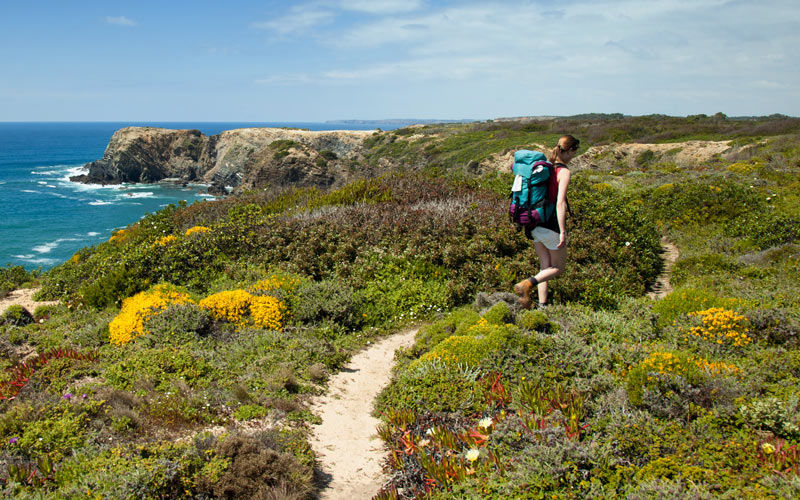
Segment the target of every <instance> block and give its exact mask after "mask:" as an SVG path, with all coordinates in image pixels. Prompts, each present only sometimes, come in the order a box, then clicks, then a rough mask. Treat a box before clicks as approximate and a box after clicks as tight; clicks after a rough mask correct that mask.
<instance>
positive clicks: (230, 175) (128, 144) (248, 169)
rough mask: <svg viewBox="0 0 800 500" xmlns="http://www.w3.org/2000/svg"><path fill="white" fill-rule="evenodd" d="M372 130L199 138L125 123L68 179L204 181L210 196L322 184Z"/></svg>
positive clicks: (340, 176) (338, 175)
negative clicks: (234, 190) (228, 188)
mask: <svg viewBox="0 0 800 500" xmlns="http://www.w3.org/2000/svg"><path fill="white" fill-rule="evenodd" d="M372 133H373V132H372V131H323V132H312V131H308V130H296V129H277V128H246V129H236V130H228V131H225V132H222V133H221V134H218V135H213V136H206V135H204V134H202V133H201V132H200V131H199V130H170V129H162V128H154V127H127V128H123V129H120V130H118V131H117V132H115V133H114V135H113V136H112V137H111V140H110V141H109V143H108V146H107V147H106V151H105V154H104V155H103V157H102V158H101V159H99V160H96V161H93V162H91V163H88V164H86V167H87V169H88V172H87V173H86V174H82V175H78V176H75V177H72V178H71V180H73V181H76V182H84V183H90V184H119V183H122V182H158V181H162V180H165V179H173V180H180V181H182V182H204V183H209V184H211V185H212V189H213V191H214V192H215V193H217V194H222V193H223V192H224V191H225V189H224V186H233V187H234V188H240V189H244V188H253V187H270V186H283V185H300V186H330V185H334V184H338V183H340V182H344V181H346V180H347V178H348V169H347V168H346V165H349V164H350V162H352V161H353V160H357V159H358V158H359V157H360V155H361V152H362V150H363V141H364V139H366V138H367V137H369V136H370V135H372Z"/></svg>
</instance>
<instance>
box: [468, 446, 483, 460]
mask: <svg viewBox="0 0 800 500" xmlns="http://www.w3.org/2000/svg"><path fill="white" fill-rule="evenodd" d="M480 454H481V452H479V451H478V450H476V449H475V448H472V449H471V450H469V451H468V452H467V453H466V455H465V456H466V457H467V460H469V461H470V462H474V461H475V460H477V459H478V457H479V456H480Z"/></svg>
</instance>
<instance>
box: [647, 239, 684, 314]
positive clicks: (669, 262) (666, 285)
mask: <svg viewBox="0 0 800 500" xmlns="http://www.w3.org/2000/svg"><path fill="white" fill-rule="evenodd" d="M661 248H663V249H664V270H663V271H662V272H661V275H659V277H658V280H656V284H655V285H653V291H652V292H650V293H648V294H647V296H648V297H650V298H651V299H660V298H663V297H665V296H666V295H667V294H668V293H670V292H671V291H672V285H671V284H670V282H669V277H670V276H671V275H672V266H674V265H675V261H677V260H678V257H679V256H680V252H679V251H678V247H676V246H675V245H673V244H672V243H671V242H670V241H669V240H668V239H667V237H666V236H664V237H663V238H661Z"/></svg>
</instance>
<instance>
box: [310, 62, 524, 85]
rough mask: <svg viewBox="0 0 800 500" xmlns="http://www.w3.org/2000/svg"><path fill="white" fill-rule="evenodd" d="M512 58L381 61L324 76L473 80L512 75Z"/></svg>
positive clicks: (342, 78)
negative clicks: (489, 76) (510, 67)
mask: <svg viewBox="0 0 800 500" xmlns="http://www.w3.org/2000/svg"><path fill="white" fill-rule="evenodd" d="M510 63H511V61H510V60H508V59H503V58H502V57H500V58H498V57H494V56H492V57H483V56H482V57H456V58H450V57H432V58H421V59H409V60H405V61H395V62H390V63H379V64H374V65H371V66H364V67H360V68H356V69H350V70H332V71H328V72H325V73H324V74H323V75H322V76H323V77H324V78H325V79H329V80H340V81H364V80H376V79H383V78H392V79H413V80H431V79H437V80H469V79H471V78H476V77H481V78H485V77H487V76H488V75H494V76H495V77H497V78H500V77H504V76H508V73H509V70H508V68H509V64H510Z"/></svg>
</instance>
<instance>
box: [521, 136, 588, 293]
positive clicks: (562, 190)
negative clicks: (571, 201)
mask: <svg viewBox="0 0 800 500" xmlns="http://www.w3.org/2000/svg"><path fill="white" fill-rule="evenodd" d="M579 146H580V141H578V139H576V138H574V137H573V136H571V135H564V136H562V137H561V138H560V139H559V140H558V144H556V147H555V148H553V151H552V152H551V153H550V156H549V157H548V160H549V161H550V163H552V164H553V167H554V168H555V169H556V171H555V175H554V176H552V177H551V181H550V184H549V185H548V186H547V189H548V192H547V195H548V197H549V198H550V199H551V200H552V199H555V200H556V212H555V217H551V218H550V219H549V220H547V221H545V222H544V223H542V224H540V225H538V226H536V227H535V228H534V229H533V230H532V231H530V232H529V233H528V234H530V238H531V239H532V240H533V248H534V249H535V250H536V255H537V256H538V257H539V265H540V270H539V273H538V274H536V275H535V276H531V277H530V278H528V279H525V280H522V281H520V282H519V283H517V284H516V285H514V291H515V292H516V293H517V295H519V296H520V299H519V303H520V305H521V306H522V307H523V308H525V309H529V308H530V307H531V303H532V299H531V291H532V290H533V288H534V287H536V288H537V292H538V299H539V301H538V308H539V309H541V308H544V307H546V306H547V305H548V302H547V281H548V280H551V279H553V278H555V277H556V276H558V275H559V274H561V273H563V272H564V267H565V266H566V263H567V226H566V219H567V186H569V179H570V171H569V168H568V167H567V164H569V162H570V160H572V158H574V157H575V155H576V154H577V151H578V147H579Z"/></svg>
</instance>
